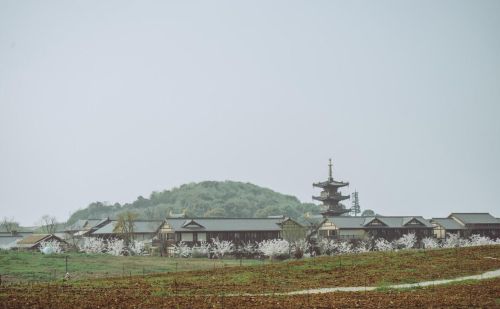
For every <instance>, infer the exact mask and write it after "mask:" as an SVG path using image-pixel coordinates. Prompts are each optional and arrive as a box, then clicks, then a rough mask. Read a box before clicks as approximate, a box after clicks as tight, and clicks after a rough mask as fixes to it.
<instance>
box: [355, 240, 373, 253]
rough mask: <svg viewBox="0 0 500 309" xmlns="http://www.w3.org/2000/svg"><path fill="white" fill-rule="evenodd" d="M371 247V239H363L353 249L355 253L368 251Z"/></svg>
mask: <svg viewBox="0 0 500 309" xmlns="http://www.w3.org/2000/svg"><path fill="white" fill-rule="evenodd" d="M372 249H373V246H372V240H371V239H364V240H362V241H360V242H359V243H358V245H357V246H356V247H355V248H354V249H353V251H354V252H356V253H364V252H369V251H371V250H372Z"/></svg>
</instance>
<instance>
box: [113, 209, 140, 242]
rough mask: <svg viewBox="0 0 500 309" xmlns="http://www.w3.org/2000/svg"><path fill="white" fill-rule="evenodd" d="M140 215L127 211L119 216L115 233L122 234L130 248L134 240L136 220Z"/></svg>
mask: <svg viewBox="0 0 500 309" xmlns="http://www.w3.org/2000/svg"><path fill="white" fill-rule="evenodd" d="M137 217H138V215H137V214H136V213H133V212H131V211H127V212H124V213H121V214H119V215H118V221H117V222H116V226H115V231H116V232H118V233H120V234H121V236H122V238H123V240H124V241H125V245H127V246H128V244H129V243H130V241H132V240H134V220H135V219H137Z"/></svg>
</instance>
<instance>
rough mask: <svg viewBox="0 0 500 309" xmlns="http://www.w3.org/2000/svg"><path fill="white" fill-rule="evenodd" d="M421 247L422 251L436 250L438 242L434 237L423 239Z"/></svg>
mask: <svg viewBox="0 0 500 309" xmlns="http://www.w3.org/2000/svg"><path fill="white" fill-rule="evenodd" d="M422 245H423V246H424V249H437V248H439V242H438V241H437V240H436V239H435V238H434V237H425V238H423V239H422Z"/></svg>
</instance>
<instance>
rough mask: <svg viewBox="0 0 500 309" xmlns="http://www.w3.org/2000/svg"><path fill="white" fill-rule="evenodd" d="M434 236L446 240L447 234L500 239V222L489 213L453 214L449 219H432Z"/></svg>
mask: <svg viewBox="0 0 500 309" xmlns="http://www.w3.org/2000/svg"><path fill="white" fill-rule="evenodd" d="M431 222H432V224H433V226H434V235H435V236H436V237H437V238H445V237H446V235H447V234H449V233H453V234H459V235H460V236H461V237H470V236H471V235H474V234H478V235H481V236H488V237H491V238H498V237H500V221H499V220H498V218H495V217H493V216H492V215H491V214H489V213H458V212H454V213H451V214H450V215H449V216H448V217H447V218H432V219H431Z"/></svg>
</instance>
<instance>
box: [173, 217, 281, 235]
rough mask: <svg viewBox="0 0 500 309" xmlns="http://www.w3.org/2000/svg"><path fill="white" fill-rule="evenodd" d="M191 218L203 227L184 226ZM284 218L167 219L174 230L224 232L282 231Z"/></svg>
mask: <svg viewBox="0 0 500 309" xmlns="http://www.w3.org/2000/svg"><path fill="white" fill-rule="evenodd" d="M191 220H192V221H193V222H195V223H197V224H199V225H201V226H202V227H196V226H193V224H190V225H188V226H186V227H183V226H184V225H185V224H186V223H190V222H191ZM283 220H284V219H283V218H192V219H186V218H182V219H169V218H167V219H166V222H167V224H168V225H170V226H171V227H172V228H173V229H174V231H176V232H182V231H193V230H203V231H214V232H224V231H280V230H281V226H280V223H281V222H283Z"/></svg>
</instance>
